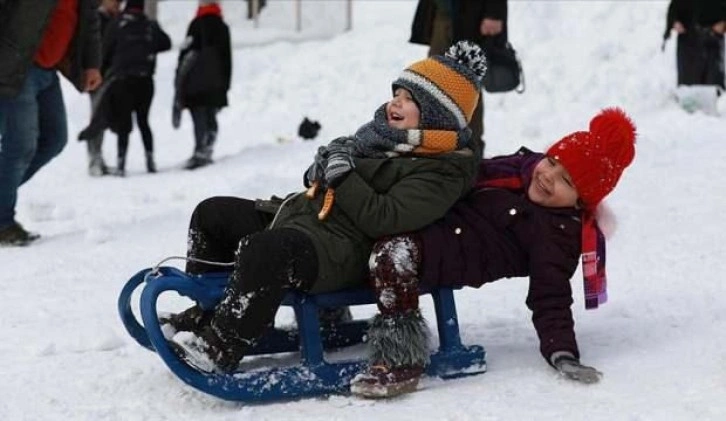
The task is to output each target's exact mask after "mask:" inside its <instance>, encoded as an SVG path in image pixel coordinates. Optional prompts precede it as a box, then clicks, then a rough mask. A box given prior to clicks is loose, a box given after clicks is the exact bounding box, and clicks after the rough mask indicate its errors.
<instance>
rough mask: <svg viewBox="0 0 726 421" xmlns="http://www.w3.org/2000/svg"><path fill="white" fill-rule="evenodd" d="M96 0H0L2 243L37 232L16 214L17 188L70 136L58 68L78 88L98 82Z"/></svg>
mask: <svg viewBox="0 0 726 421" xmlns="http://www.w3.org/2000/svg"><path fill="white" fill-rule="evenodd" d="M99 67H100V33H99V28H98V15H97V14H96V2H95V1H94V0H57V1H43V2H34V1H27V0H4V1H0V245H3V246H4V245H26V244H28V243H30V242H32V241H33V240H36V239H37V238H39V235H38V234H35V233H31V232H28V231H27V230H25V228H23V227H22V226H21V225H20V224H19V223H18V222H17V221H16V220H15V205H16V204H17V199H18V188H19V187H20V186H21V185H22V184H23V183H25V182H26V181H28V180H30V178H31V177H32V176H33V175H34V174H35V173H36V172H38V170H40V169H41V168H42V167H43V166H44V165H45V164H47V163H48V162H49V161H50V160H51V159H53V158H54V157H55V156H56V155H58V154H59V153H60V152H61V151H62V150H63V147H65V145H66V142H67V140H68V127H67V121H66V109H65V105H64V103H63V93H62V91H61V87H60V81H59V80H58V75H57V73H56V70H60V71H61V72H62V73H63V74H64V75H65V76H66V77H67V78H68V79H69V80H70V81H71V82H72V83H73V86H75V88H76V89H77V90H78V91H79V92H89V91H93V90H94V89H96V88H97V87H98V86H99V85H100V84H101V73H100V71H99Z"/></svg>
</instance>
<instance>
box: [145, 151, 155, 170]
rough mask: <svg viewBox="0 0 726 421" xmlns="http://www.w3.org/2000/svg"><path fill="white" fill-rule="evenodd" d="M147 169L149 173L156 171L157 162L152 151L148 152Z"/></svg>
mask: <svg viewBox="0 0 726 421" xmlns="http://www.w3.org/2000/svg"><path fill="white" fill-rule="evenodd" d="M146 171H147V172H149V173H155V172H156V162H154V153H153V152H151V151H147V152H146Z"/></svg>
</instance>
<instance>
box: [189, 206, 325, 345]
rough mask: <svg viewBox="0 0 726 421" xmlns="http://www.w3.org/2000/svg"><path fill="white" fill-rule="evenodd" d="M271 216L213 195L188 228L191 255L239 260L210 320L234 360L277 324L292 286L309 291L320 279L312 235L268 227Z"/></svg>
mask: <svg viewBox="0 0 726 421" xmlns="http://www.w3.org/2000/svg"><path fill="white" fill-rule="evenodd" d="M272 217H273V215H272V214H270V213H265V212H262V211H258V210H256V209H255V203H254V202H253V201H251V200H246V199H238V198H233V197H215V198H211V199H207V200H205V201H203V202H201V203H200V204H199V205H198V206H197V208H196V209H195V211H194V214H193V216H192V221H191V224H190V227H189V240H190V249H189V252H188V255H189V256H192V257H197V258H202V259H209V260H214V261H221V262H226V261H234V262H235V266H234V271H233V273H232V276H231V278H230V282H229V284H228V286H227V289H226V290H225V294H224V297H223V298H222V301H221V302H220V303H219V304H218V305H217V307H216V308H215V309H214V316H213V318H212V322H211V325H212V328H213V329H214V332H215V333H216V334H217V336H218V337H219V339H221V340H222V342H224V344H225V348H226V349H227V350H228V351H229V352H230V353H231V354H232V355H234V356H235V359H241V358H242V357H243V356H244V354H245V352H246V350H247V349H248V347H249V346H251V345H253V344H254V343H255V342H256V341H257V339H259V337H260V336H262V334H263V333H264V332H265V330H266V329H267V328H269V327H270V326H272V325H273V322H274V320H275V313H276V312H277V309H278V308H279V307H280V304H281V303H282V299H283V298H284V296H285V294H286V293H287V292H288V291H289V290H291V289H297V290H301V291H307V290H309V289H310V287H311V286H312V285H313V283H314V282H315V279H316V278H317V273H318V261H317V255H316V253H315V248H314V245H313V244H312V242H311V241H310V239H309V238H308V237H307V236H306V235H305V234H303V233H302V232H300V231H297V230H293V229H286V228H282V229H270V230H266V229H265V228H266V227H267V225H269V223H270V222H271V220H272ZM219 270H220V268H219V267H216V266H211V265H204V264H198V263H194V262H190V263H189V264H188V265H187V271H188V272H190V273H200V272H207V271H219Z"/></svg>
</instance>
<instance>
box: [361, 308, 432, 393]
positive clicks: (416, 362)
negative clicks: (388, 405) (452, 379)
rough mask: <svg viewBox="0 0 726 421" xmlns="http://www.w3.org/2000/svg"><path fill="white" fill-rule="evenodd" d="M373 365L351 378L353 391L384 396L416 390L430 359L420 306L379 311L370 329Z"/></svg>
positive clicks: (371, 363) (424, 322)
mask: <svg viewBox="0 0 726 421" xmlns="http://www.w3.org/2000/svg"><path fill="white" fill-rule="evenodd" d="M368 347H369V351H370V354H371V355H370V361H371V362H370V365H369V366H368V368H367V369H365V370H364V371H363V372H362V373H361V374H358V375H357V376H356V377H354V378H353V380H351V383H350V391H351V393H353V394H354V395H357V396H361V397H364V398H371V399H381V398H390V397H393V396H398V395H401V394H404V393H410V392H413V391H415V390H416V387H417V386H418V382H419V379H420V378H421V375H422V374H423V370H424V366H425V365H426V363H428V361H429V352H428V329H427V327H426V321H425V320H424V318H423V317H422V316H421V313H420V312H419V311H418V310H415V311H409V312H406V313H404V314H403V315H394V316H383V315H380V314H379V315H376V316H375V317H374V318H373V321H372V322H371V327H370V329H369V330H368Z"/></svg>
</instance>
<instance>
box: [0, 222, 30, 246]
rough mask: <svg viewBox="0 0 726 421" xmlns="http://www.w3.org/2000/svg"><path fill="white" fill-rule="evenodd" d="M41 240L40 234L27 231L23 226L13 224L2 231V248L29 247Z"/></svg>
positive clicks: (0, 234)
mask: <svg viewBox="0 0 726 421" xmlns="http://www.w3.org/2000/svg"><path fill="white" fill-rule="evenodd" d="M39 238H40V234H38V233H34V232H29V231H26V230H25V228H23V226H22V225H20V224H18V223H17V222H13V224H12V225H10V226H8V227H6V228H3V229H0V247H3V246H27V245H28V244H30V243H32V242H33V241H35V240H37V239H39Z"/></svg>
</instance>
